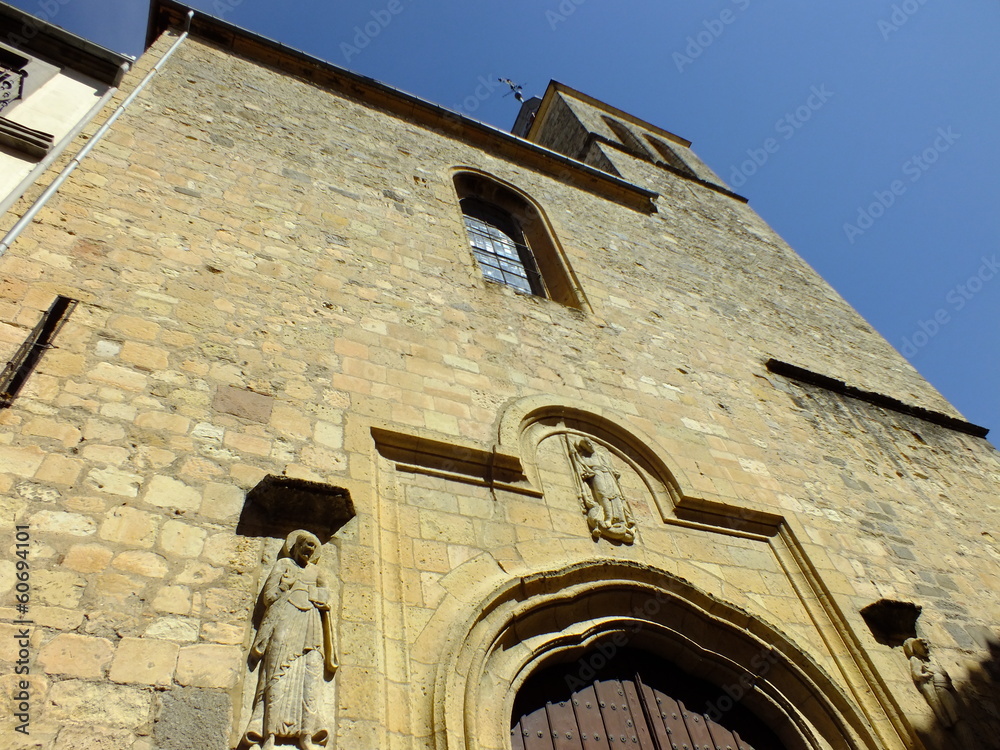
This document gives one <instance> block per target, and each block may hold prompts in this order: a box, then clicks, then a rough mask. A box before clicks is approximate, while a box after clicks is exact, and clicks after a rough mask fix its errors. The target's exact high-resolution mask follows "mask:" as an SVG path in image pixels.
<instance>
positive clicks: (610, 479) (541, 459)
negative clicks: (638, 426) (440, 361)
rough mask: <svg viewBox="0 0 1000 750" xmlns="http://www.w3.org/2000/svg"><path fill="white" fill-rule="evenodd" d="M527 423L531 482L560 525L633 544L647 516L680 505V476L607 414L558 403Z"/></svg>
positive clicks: (523, 437) (524, 436)
mask: <svg viewBox="0 0 1000 750" xmlns="http://www.w3.org/2000/svg"><path fill="white" fill-rule="evenodd" d="M558 412H559V413H558V414H551V415H549V414H545V413H544V412H542V411H541V410H539V411H537V412H535V413H534V414H532V415H530V416H529V417H528V419H525V420H524V422H522V426H521V434H520V442H521V450H522V455H523V456H525V458H526V460H527V468H528V470H529V473H530V474H531V477H530V479H531V482H532V483H533V484H535V485H536V486H538V487H539V488H540V489H541V491H542V493H543V495H544V497H545V501H546V505H547V506H548V512H549V514H550V516H551V519H552V523H553V525H554V527H555V528H556V529H559V530H565V531H572V530H573V529H576V530H578V531H577V532H574V533H582V534H587V535H588V536H590V537H591V538H592V539H593V540H594V541H595V542H610V543H612V544H633V543H634V542H635V540H636V539H637V536H638V529H639V525H640V523H641V522H642V519H649V518H655V517H657V516H660V515H662V513H663V512H664V511H665V510H666V509H668V508H670V509H672V508H673V505H674V502H675V494H677V493H676V491H675V490H674V488H673V487H672V486H671V485H672V484H673V479H672V477H671V476H670V475H669V472H667V471H666V470H665V469H664V468H663V467H661V466H659V465H658V464H657V461H656V458H655V454H653V453H652V451H650V450H649V448H648V446H646V444H645V443H644V442H643V441H640V440H639V439H637V438H636V437H635V436H634V435H632V434H630V433H629V432H627V431H626V430H625V429H623V428H622V427H621V426H619V425H618V424H616V423H613V422H611V421H610V420H609V419H607V418H605V417H602V416H600V415H596V414H592V413H588V412H584V411H581V410H576V409H572V408H569V407H559V409H558Z"/></svg>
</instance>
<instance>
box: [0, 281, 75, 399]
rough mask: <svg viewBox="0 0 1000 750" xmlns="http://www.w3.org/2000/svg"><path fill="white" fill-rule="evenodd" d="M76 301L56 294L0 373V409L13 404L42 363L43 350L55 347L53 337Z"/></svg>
mask: <svg viewBox="0 0 1000 750" xmlns="http://www.w3.org/2000/svg"><path fill="white" fill-rule="evenodd" d="M76 304H77V301H76V300H75V299H71V298H69V297H63V296H58V297H56V299H55V301H54V302H53V303H52V305H51V306H50V307H49V309H48V310H47V311H46V313H45V314H44V315H43V316H42V319H41V320H39V321H38V323H37V324H36V325H35V327H34V328H33V329H32V330H31V333H30V334H29V335H28V338H27V339H25V340H24V343H23V344H21V346H20V347H19V348H18V350H17V351H16V352H15V353H14V356H13V357H12V358H11V360H10V362H8V363H7V366H6V367H4V368H3V372H2V373H0V408H6V407H8V406H10V405H11V403H13V401H14V398H15V397H16V396H17V394H18V392H19V391H20V390H21V388H22V386H24V383H25V381H26V380H27V379H28V376H29V375H30V374H31V372H32V370H34V369H35V365H37V364H38V360H39V359H41V357H42V353H43V352H44V351H45V350H46V349H51V348H52V339H53V338H55V335H56V333H58V331H59V329H60V328H61V327H62V325H63V323H64V322H65V321H66V318H67V317H68V316H69V313H70V312H72V310H73V308H74V307H76Z"/></svg>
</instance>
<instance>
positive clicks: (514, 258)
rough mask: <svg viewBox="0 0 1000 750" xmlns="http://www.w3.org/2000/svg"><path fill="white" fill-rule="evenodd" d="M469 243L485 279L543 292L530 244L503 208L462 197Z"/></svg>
mask: <svg viewBox="0 0 1000 750" xmlns="http://www.w3.org/2000/svg"><path fill="white" fill-rule="evenodd" d="M462 212H463V213H464V215H465V229H466V232H467V233H468V235H469V244H470V245H471V246H472V252H473V254H474V255H475V256H476V260H477V261H478V262H479V267H480V269H481V270H482V272H483V276H484V277H485V278H486V279H487V280H489V281H495V282H497V283H498V284H506V285H507V286H510V287H513V288H514V289H517V290H518V291H520V292H524V293H525V294H535V295H538V296H540V297H544V296H545V287H544V285H543V284H542V278H541V275H540V274H539V273H538V269H537V268H536V267H535V259H534V256H533V255H532V253H531V248H529V247H528V245H527V243H526V242H525V241H524V234H523V233H522V232H521V229H520V227H519V226H518V225H517V222H516V221H514V219H513V218H512V217H510V215H508V214H507V213H506V212H504V211H502V210H501V209H498V208H496V207H494V206H491V205H489V204H487V203H483V202H481V201H477V200H473V199H466V200H463V201H462Z"/></svg>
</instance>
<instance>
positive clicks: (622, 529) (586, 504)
mask: <svg viewBox="0 0 1000 750" xmlns="http://www.w3.org/2000/svg"><path fill="white" fill-rule="evenodd" d="M567 447H568V446H567ZM570 460H571V461H572V462H573V466H574V467H575V469H576V473H577V476H578V477H579V479H580V481H581V485H580V500H581V502H582V503H583V510H584V513H586V515H587V525H588V526H589V527H590V535H591V536H592V537H593V538H594V540H595V541H596V540H597V539H599V538H600V537H604V538H605V539H610V540H612V541H617V542H624V543H625V544H631V543H632V542H633V541H635V519H634V518H633V517H632V511H631V509H630V508H629V507H628V503H627V502H626V501H625V495H624V493H623V492H622V488H621V485H620V484H619V483H618V480H619V479H620V478H621V474H619V473H618V472H617V471H615V467H614V466H612V464H611V459H610V458H608V457H607V456H606V455H604V453H603V452H601V451H599V450H598V449H597V448H596V447H595V446H594V443H593V442H592V441H591V440H590V438H586V437H584V438H580V439H579V440H577V441H576V444H575V445H574V446H573V447H572V449H571V450H570Z"/></svg>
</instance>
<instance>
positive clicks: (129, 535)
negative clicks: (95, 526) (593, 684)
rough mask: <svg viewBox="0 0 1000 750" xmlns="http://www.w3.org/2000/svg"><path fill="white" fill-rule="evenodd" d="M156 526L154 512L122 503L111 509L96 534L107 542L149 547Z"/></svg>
mask: <svg viewBox="0 0 1000 750" xmlns="http://www.w3.org/2000/svg"><path fill="white" fill-rule="evenodd" d="M158 527H159V519H158V518H157V517H156V516H155V515H154V514H152V513H147V512H146V511H143V510H137V509H136V508H130V507H128V506H125V505H123V506H121V507H118V508H115V509H114V510H112V511H111V513H110V514H109V515H108V518H107V520H106V521H105V522H104V523H103V524H102V525H101V529H100V531H99V532H98V536H100V537H101V539H104V540H106V541H109V542H117V543H118V544H125V545H128V546H130V547H144V548H146V549H149V548H150V547H152V546H153V541H154V540H155V539H156V532H157V529H158Z"/></svg>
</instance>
